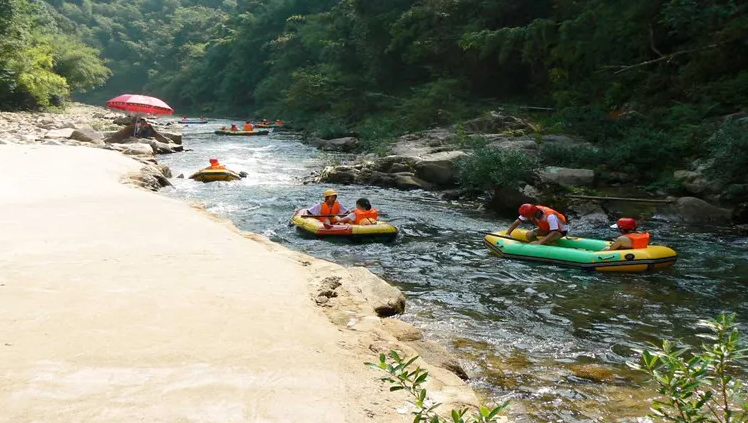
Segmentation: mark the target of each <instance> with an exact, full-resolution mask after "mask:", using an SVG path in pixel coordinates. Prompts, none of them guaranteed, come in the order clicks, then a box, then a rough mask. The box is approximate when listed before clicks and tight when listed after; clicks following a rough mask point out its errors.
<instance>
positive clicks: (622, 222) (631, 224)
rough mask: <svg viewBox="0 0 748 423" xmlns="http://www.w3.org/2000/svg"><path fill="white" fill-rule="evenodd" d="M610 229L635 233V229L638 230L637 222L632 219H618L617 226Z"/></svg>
mask: <svg viewBox="0 0 748 423" xmlns="http://www.w3.org/2000/svg"><path fill="white" fill-rule="evenodd" d="M610 227H611V228H613V229H624V230H627V231H633V230H634V229H636V220H634V219H633V218H630V217H622V218H620V219H618V221H617V222H616V224H615V225H611V226H610Z"/></svg>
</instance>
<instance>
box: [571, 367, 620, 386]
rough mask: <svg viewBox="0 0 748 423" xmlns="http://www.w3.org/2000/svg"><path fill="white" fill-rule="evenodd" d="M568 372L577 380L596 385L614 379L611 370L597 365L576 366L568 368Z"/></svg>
mask: <svg viewBox="0 0 748 423" xmlns="http://www.w3.org/2000/svg"><path fill="white" fill-rule="evenodd" d="M569 370H571V372H572V374H574V376H576V377H578V378H581V379H587V380H591V381H593V382H597V383H603V382H610V381H612V380H614V379H615V377H616V375H615V372H614V371H613V370H612V369H609V368H607V367H603V366H600V365H597V364H577V365H574V366H570V367H569Z"/></svg>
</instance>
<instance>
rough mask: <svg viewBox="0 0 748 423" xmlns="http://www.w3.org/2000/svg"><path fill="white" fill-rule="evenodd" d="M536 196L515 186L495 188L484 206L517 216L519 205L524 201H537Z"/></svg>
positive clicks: (507, 214)
mask: <svg viewBox="0 0 748 423" xmlns="http://www.w3.org/2000/svg"><path fill="white" fill-rule="evenodd" d="M537 202H538V198H537V197H530V196H528V195H526V194H525V193H524V192H522V191H520V190H518V189H516V188H507V187H502V188H496V189H495V190H494V192H493V195H491V199H490V200H489V201H488V204H486V207H487V208H489V209H491V210H494V211H497V212H499V213H500V214H503V215H506V216H514V217H516V216H517V210H518V209H519V206H521V205H522V204H524V203H537Z"/></svg>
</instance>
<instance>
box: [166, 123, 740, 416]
mask: <svg viewBox="0 0 748 423" xmlns="http://www.w3.org/2000/svg"><path fill="white" fill-rule="evenodd" d="M226 123H227V122H222V121H214V122H211V123H210V124H207V125H192V126H188V127H186V128H185V129H184V145H185V148H187V149H191V150H192V151H189V152H186V153H182V154H175V155H169V156H161V157H160V158H159V160H160V161H161V162H162V163H165V164H167V165H169V166H170V167H171V169H172V172H173V173H174V175H178V174H179V173H183V174H185V176H189V175H190V174H191V173H192V172H194V171H196V170H198V169H200V168H202V167H205V166H207V164H208V158H210V157H217V158H218V159H219V160H220V161H221V162H222V163H223V164H225V165H226V166H227V167H228V168H230V169H233V170H236V171H245V172H247V173H248V174H249V176H248V177H247V178H246V179H244V180H241V181H236V182H219V183H211V184H203V183H199V182H194V181H191V180H189V179H174V180H173V181H175V188H174V189H167V190H165V191H164V192H166V193H167V195H171V196H174V197H177V198H182V199H188V200H196V201H199V202H202V203H204V204H205V205H206V206H207V208H208V210H210V211H212V212H215V213H218V214H220V215H222V216H225V217H228V218H230V219H231V220H232V221H233V222H234V223H235V224H236V225H237V226H238V227H239V228H241V229H243V230H247V231H252V232H256V233H261V234H264V235H266V236H268V237H269V238H270V239H272V240H273V241H276V242H278V243H281V244H283V245H285V246H288V247H290V248H292V249H295V250H299V251H303V252H306V253H309V254H311V255H313V256H316V257H319V258H323V259H327V260H330V261H333V262H336V263H340V264H343V265H351V266H353V265H356V266H365V267H367V268H369V269H370V270H371V271H373V272H374V273H376V274H378V275H380V276H382V277H383V278H385V279H386V280H388V281H390V282H391V283H394V284H395V285H397V286H398V287H399V288H400V289H401V290H403V292H404V293H405V294H406V296H407V298H408V305H407V311H406V313H405V315H404V316H402V318H403V319H404V320H406V321H409V322H411V323H414V324H415V325H417V326H418V327H420V328H421V329H422V330H423V331H424V332H425V333H426V335H427V336H428V337H429V338H431V339H436V340H439V341H440V342H442V343H443V344H444V345H446V346H448V347H449V348H450V349H451V350H452V351H453V352H454V353H455V355H456V356H458V357H460V358H461V359H462V362H463V365H464V366H465V367H466V370H467V371H468V373H469V374H470V375H471V376H472V378H471V383H472V384H473V386H474V387H475V388H476V389H478V390H479V391H480V392H482V393H483V394H485V395H486V396H487V397H488V398H489V399H490V400H494V401H501V400H506V399H509V400H511V407H510V411H509V415H510V416H511V417H512V418H513V419H514V420H515V421H517V422H613V421H617V422H633V421H645V420H643V417H644V416H645V415H646V414H647V412H648V403H647V401H646V400H647V398H650V397H651V396H652V395H653V393H652V392H651V391H650V390H648V389H642V387H641V386H642V378H641V377H640V375H638V374H634V373H632V372H631V371H630V370H628V369H627V367H626V365H625V362H626V361H627V360H632V359H634V358H635V356H636V354H635V353H634V352H633V349H634V348H641V347H643V346H646V344H647V342H655V341H657V340H658V339H660V338H683V339H684V340H685V341H686V342H689V343H692V344H694V345H698V344H699V341H698V339H697V338H695V337H694V333H695V324H696V322H697V321H698V320H699V319H704V318H712V317H715V316H716V315H717V314H719V313H720V312H721V311H731V312H736V313H738V315H739V316H748V302H747V301H746V299H747V298H748V294H746V289H745V283H744V281H745V280H746V275H748V260H747V258H748V239H747V238H745V237H739V236H736V235H733V234H732V233H731V232H729V231H728V230H726V229H722V230H720V229H715V228H700V227H691V226H689V225H684V224H674V223H671V222H668V221H666V220H664V219H658V218H657V216H655V217H654V218H653V219H650V220H648V221H647V222H646V228H645V229H646V230H648V231H651V232H652V235H653V242H654V243H661V244H664V245H669V246H671V247H673V248H675V249H676V250H677V251H678V252H679V260H678V263H677V264H676V265H675V267H673V268H672V269H669V270H667V271H663V272H659V273H653V274H598V273H589V272H585V271H581V270H576V269H569V268H561V267H556V266H550V265H542V264H535V263H526V262H517V261H510V260H503V259H499V258H497V257H494V256H492V255H490V254H489V252H488V250H486V249H485V248H484V246H483V244H482V238H483V235H482V233H483V232H487V231H493V230H497V229H499V228H504V227H506V226H508V225H509V224H510V223H511V222H510V221H509V220H506V219H501V218H497V217H495V216H492V215H491V214H490V213H486V212H484V211H480V210H479V209H478V206H479V204H477V203H459V202H450V201H445V200H442V199H440V198H439V195H438V194H437V193H431V192H422V191H417V192H416V191H411V192H405V191H398V190H393V189H384V188H377V187H362V186H328V185H325V186H319V185H303V184H302V183H301V182H300V181H301V178H303V177H304V176H307V175H309V174H310V173H311V172H312V171H316V170H319V169H320V168H321V167H322V166H324V165H325V164H329V163H333V162H337V161H339V160H344V159H345V158H346V157H345V156H342V157H341V156H335V155H328V154H324V153H322V152H319V151H317V150H316V149H314V148H311V147H308V146H305V145H303V144H301V143H299V142H297V140H295V139H294V138H293V137H291V136H284V135H282V134H273V135H272V136H270V137H219V136H215V135H213V133H212V131H213V130H215V129H217V128H218V126H220V125H222V124H226ZM326 188H335V189H336V190H338V191H339V193H340V196H339V200H340V201H341V202H343V203H344V204H345V205H347V206H349V207H353V204H354V202H355V200H356V199H357V198H359V197H362V196H365V197H367V198H369V199H370V200H371V202H372V204H373V205H374V207H376V208H377V209H379V210H380V212H381V213H382V214H383V215H384V218H385V219H386V220H388V221H390V222H391V223H393V224H394V225H396V226H398V227H399V228H400V231H401V233H400V235H399V237H398V239H397V241H396V242H395V243H393V244H375V243H369V244H357V245H348V244H341V243H332V242H327V241H321V240H308V239H305V238H302V237H300V236H299V235H298V234H297V233H296V232H295V231H294V229H292V228H289V227H288V219H289V217H290V216H291V214H292V213H293V211H294V210H296V209H298V208H302V207H308V206H310V205H312V204H314V203H315V202H318V201H320V200H321V194H322V192H323V191H324V189H326ZM573 231H574V234H575V235H577V236H584V237H593V238H611V237H613V236H615V233H614V232H612V230H611V229H608V228H606V227H579V226H574V227H573ZM372 377H376V375H373V374H372Z"/></svg>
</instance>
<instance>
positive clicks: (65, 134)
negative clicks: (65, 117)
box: [44, 128, 75, 139]
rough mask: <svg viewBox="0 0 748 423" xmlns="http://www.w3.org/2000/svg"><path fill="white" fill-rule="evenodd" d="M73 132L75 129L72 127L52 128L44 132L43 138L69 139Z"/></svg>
mask: <svg viewBox="0 0 748 423" xmlns="http://www.w3.org/2000/svg"><path fill="white" fill-rule="evenodd" d="M73 132H75V129H73V128H62V129H52V130H51V131H47V133H46V134H44V138H46V139H60V138H65V139H70V138H72V136H73Z"/></svg>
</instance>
